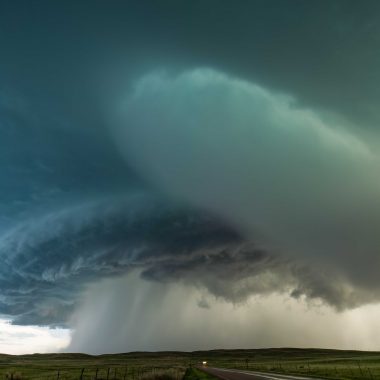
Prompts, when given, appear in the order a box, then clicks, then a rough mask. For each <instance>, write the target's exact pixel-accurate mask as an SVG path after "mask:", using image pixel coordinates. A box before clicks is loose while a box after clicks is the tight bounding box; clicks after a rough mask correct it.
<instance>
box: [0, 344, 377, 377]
mask: <svg viewBox="0 0 380 380" xmlns="http://www.w3.org/2000/svg"><path fill="white" fill-rule="evenodd" d="M203 360H206V361H207V362H208V365H209V366H215V367H224V368H237V369H244V370H247V369H248V370H258V371H265V372H277V373H284V374H300V375H308V376H312V377H314V376H315V377H324V378H329V379H341V380H344V379H362V380H364V379H368V380H380V352H363V351H338V350H319V349H292V348H283V349H261V350H212V351H196V352H157V353H147V352H134V353H127V354H117V355H100V356H91V355H84V354H46V355H40V354H36V355H21V356H11V355H0V380H1V379H11V378H12V376H13V379H14V380H16V379H29V380H37V379H41V380H44V379H45V380H47V379H51V380H53V379H54V380H55V379H61V380H71V379H82V380H89V379H97V380H101V379H102V380H103V379H107V378H108V380H113V379H117V380H121V379H124V380H182V378H183V376H184V374H185V371H186V370H187V369H188V368H192V369H191V370H190V372H189V371H188V372H187V376H186V377H187V378H188V376H190V375H191V376H192V378H191V379H190V378H188V379H187V380H199V379H201V380H202V379H203V377H202V376H203V375H201V372H199V371H198V370H196V369H195V370H194V367H195V366H196V365H199V364H200V363H201V362H202V361H203ZM195 377H196V378H195ZM205 380H206V379H205Z"/></svg>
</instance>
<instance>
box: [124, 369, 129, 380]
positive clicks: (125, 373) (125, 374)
mask: <svg viewBox="0 0 380 380" xmlns="http://www.w3.org/2000/svg"><path fill="white" fill-rule="evenodd" d="M127 370H128V367H127V366H125V371H124V377H123V380H125V379H126V378H127Z"/></svg>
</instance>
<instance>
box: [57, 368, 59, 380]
mask: <svg viewBox="0 0 380 380" xmlns="http://www.w3.org/2000/svg"><path fill="white" fill-rule="evenodd" d="M58 379H59V370H58V372H57V380H58Z"/></svg>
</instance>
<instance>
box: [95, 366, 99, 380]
mask: <svg viewBox="0 0 380 380" xmlns="http://www.w3.org/2000/svg"><path fill="white" fill-rule="evenodd" d="M98 371H99V369H98V368H97V369H96V371H95V380H98Z"/></svg>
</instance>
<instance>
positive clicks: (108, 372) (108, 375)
mask: <svg viewBox="0 0 380 380" xmlns="http://www.w3.org/2000/svg"><path fill="white" fill-rule="evenodd" d="M110 370H111V368H108V371H107V380H109V378H110Z"/></svg>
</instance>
